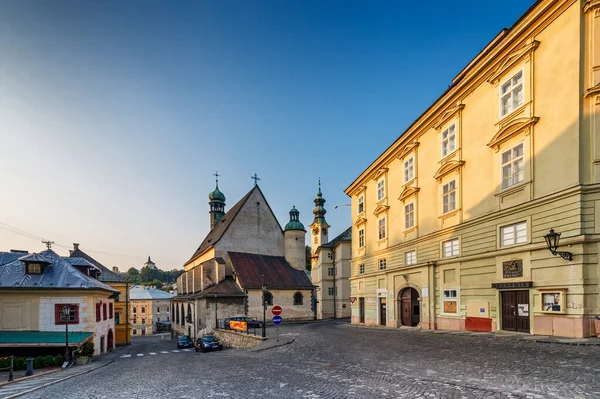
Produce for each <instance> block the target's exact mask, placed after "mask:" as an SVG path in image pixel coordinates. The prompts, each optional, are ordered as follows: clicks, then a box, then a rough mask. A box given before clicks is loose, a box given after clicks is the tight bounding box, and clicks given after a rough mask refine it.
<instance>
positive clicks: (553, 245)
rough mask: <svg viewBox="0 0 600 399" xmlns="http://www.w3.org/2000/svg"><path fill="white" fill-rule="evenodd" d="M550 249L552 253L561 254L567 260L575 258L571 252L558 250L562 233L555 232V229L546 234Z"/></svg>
mask: <svg viewBox="0 0 600 399" xmlns="http://www.w3.org/2000/svg"><path fill="white" fill-rule="evenodd" d="M544 239H545V240H546V245H547V246H548V250H550V252H552V255H554V256H556V255H560V257H561V258H563V259H565V260H573V254H572V253H571V252H562V251H557V249H558V242H559V241H560V233H556V232H554V229H550V232H549V233H548V234H546V235H545V236H544Z"/></svg>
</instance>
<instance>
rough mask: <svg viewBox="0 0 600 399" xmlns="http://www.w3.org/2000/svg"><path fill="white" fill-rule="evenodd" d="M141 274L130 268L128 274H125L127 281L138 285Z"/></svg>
mask: <svg viewBox="0 0 600 399" xmlns="http://www.w3.org/2000/svg"><path fill="white" fill-rule="evenodd" d="M139 276H140V272H139V271H138V269H136V268H135V267H130V268H129V270H127V272H125V276H124V277H125V281H127V282H130V283H137V282H138V281H139V280H138V279H139Z"/></svg>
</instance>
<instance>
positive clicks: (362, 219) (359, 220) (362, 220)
mask: <svg viewBox="0 0 600 399" xmlns="http://www.w3.org/2000/svg"><path fill="white" fill-rule="evenodd" d="M366 221H367V218H366V217H364V216H359V217H357V218H356V220H355V221H354V225H355V226H360V225H361V224H363V223H365V222H366Z"/></svg>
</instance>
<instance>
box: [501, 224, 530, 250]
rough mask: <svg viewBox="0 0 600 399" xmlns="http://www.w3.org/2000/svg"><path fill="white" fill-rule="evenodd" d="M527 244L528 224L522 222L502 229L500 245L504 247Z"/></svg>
mask: <svg viewBox="0 0 600 399" xmlns="http://www.w3.org/2000/svg"><path fill="white" fill-rule="evenodd" d="M526 242H527V222H520V223H515V224H511V225H510V226H504V227H501V228H500V244H501V246H503V247H508V246H510V245H516V244H524V243H526Z"/></svg>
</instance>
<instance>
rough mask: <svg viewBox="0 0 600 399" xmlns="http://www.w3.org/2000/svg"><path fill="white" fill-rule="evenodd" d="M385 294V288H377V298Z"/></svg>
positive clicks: (383, 296)
mask: <svg viewBox="0 0 600 399" xmlns="http://www.w3.org/2000/svg"><path fill="white" fill-rule="evenodd" d="M386 296H387V290H386V289H385V288H377V298H385V297H386Z"/></svg>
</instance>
